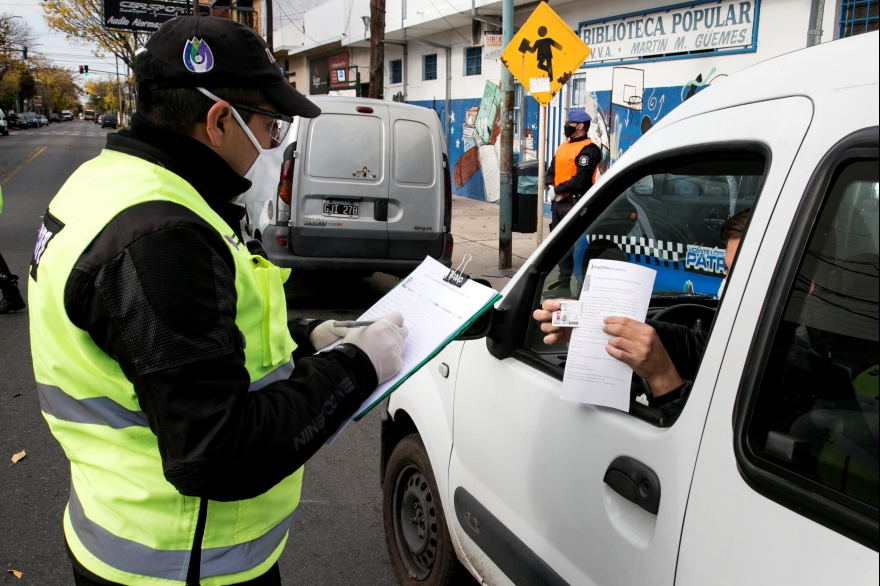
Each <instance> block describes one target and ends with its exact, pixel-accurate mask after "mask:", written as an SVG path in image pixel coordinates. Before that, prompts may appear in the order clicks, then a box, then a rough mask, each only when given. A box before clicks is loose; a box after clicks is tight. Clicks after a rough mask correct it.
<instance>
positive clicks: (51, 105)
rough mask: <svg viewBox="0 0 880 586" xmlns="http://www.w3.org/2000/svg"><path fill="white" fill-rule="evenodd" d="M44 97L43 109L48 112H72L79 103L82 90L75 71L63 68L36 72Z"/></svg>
mask: <svg viewBox="0 0 880 586" xmlns="http://www.w3.org/2000/svg"><path fill="white" fill-rule="evenodd" d="M36 78H37V79H38V80H39V82H40V91H41V95H42V96H43V108H44V110H46V111H47V112H58V111H60V110H72V109H74V107H75V106H76V104H77V102H79V97H80V96H81V95H82V89H81V88H80V87H79V85H78V84H77V80H76V77H75V76H74V73H73V71H71V70H69V69H64V68H62V67H51V66H50V67H45V68H42V69H39V70H38V71H37V72H36Z"/></svg>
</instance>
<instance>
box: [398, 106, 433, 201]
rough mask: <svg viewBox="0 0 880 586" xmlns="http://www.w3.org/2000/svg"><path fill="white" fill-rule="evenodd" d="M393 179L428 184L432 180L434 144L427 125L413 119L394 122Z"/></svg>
mask: <svg viewBox="0 0 880 586" xmlns="http://www.w3.org/2000/svg"><path fill="white" fill-rule="evenodd" d="M392 148H393V149H394V180H395V181H397V182H399V183H418V184H420V185H429V184H431V183H433V182H434V145H433V143H432V141H431V133H430V132H429V131H428V127H427V126H425V125H424V124H422V123H421V122H415V121H414V120H396V121H395V122H394V143H393V147H392Z"/></svg>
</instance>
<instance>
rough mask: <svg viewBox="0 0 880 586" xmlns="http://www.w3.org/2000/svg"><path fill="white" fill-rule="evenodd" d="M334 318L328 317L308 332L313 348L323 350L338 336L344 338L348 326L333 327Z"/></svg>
mask: <svg viewBox="0 0 880 586" xmlns="http://www.w3.org/2000/svg"><path fill="white" fill-rule="evenodd" d="M333 322H334V320H332V319H328V320H327V321H325V322H324V323H322V324H321V325H319V326H318V327H316V328H315V329H314V330H312V333H311V334H309V342H311V343H312V346H314V347H315V350H323V349H324V348H326V347H327V346H329V345H330V344H332V343H333V342H335V341H336V340H338V339H339V338H344V337H345V335H346V334H347V333H348V331H349V330H348V328H336V327H333Z"/></svg>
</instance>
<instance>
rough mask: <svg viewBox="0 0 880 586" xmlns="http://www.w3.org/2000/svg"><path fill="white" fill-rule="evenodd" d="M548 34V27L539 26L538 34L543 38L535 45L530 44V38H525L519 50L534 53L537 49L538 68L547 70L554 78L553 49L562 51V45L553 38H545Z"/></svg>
mask: <svg viewBox="0 0 880 586" xmlns="http://www.w3.org/2000/svg"><path fill="white" fill-rule="evenodd" d="M546 35H547V27H546V26H541V27H538V36H539V37H542V38H540V39H538V40H537V41H535V44H534V45H532V44H530V43H529V40H528V39H523V41H522V43H520V45H519V52H520V53H522V54H523V55H525V54H526V53H534V52H536V51H537V53H538V69H540V70H542V71H546V72H547V77H549V78H550V79H553V49H556V50H557V51H560V50H562V45H560V44H559V43H557V42H556V41H554V40H553V39H550V38H547V39H545V38H543V37H545V36H546Z"/></svg>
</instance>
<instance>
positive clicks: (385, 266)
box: [245, 97, 452, 275]
mask: <svg viewBox="0 0 880 586" xmlns="http://www.w3.org/2000/svg"><path fill="white" fill-rule="evenodd" d="M310 99H312V101H314V102H315V104H317V105H318V106H319V107H320V108H321V111H322V113H321V115H320V116H319V117H317V118H314V119H312V120H302V119H297V124H296V125H295V126H294V127H293V128H291V130H290V132H289V133H288V139H287V141H288V145H287V146H286V152H285V166H284V168H283V171H282V177H281V184H280V186H279V191H278V194H277V195H276V196H275V198H274V199H272V200H269V201H267V202H260V203H256V204H249V205H248V206H247V207H248V218H249V219H248V226H246V228H245V230H246V232H247V233H248V234H249V235H251V236H252V237H256V238H258V239H260V240H261V241H262V242H263V246H264V248H265V251H266V253H267V254H268V256H269V259H270V260H271V261H272V262H273V263H275V264H276V265H279V266H283V267H290V268H293V269H298V270H350V271H358V272H366V273H372V272H374V271H382V272H387V273H392V274H398V275H405V274H408V273H409V272H410V271H411V270H412V269H414V268H415V267H416V266H418V264H419V263H421V262H422V261H423V260H424V259H425V257H426V256H430V257H432V258H435V259H437V260H439V261H440V262H442V263H444V264H445V265H447V266H449V264H450V262H451V259H452V235H451V234H450V233H449V229H450V224H451V219H452V192H451V184H450V180H449V168H448V157H447V152H446V143H445V141H444V139H443V129H442V126H441V124H440V120H439V119H438V117H437V114H436V112H434V111H433V110H430V109H428V108H421V107H418V106H411V105H407V104H400V103H397V102H384V101H381V100H368V99H363V98H343V97H312V98H310Z"/></svg>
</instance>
